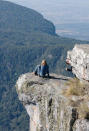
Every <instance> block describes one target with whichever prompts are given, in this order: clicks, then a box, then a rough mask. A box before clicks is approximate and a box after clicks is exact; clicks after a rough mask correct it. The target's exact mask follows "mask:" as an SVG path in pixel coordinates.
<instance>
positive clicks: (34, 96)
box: [16, 73, 89, 131]
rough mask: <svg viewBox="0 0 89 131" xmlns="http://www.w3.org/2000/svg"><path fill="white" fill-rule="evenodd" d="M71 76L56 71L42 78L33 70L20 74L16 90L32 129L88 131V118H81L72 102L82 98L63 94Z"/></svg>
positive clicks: (30, 130)
mask: <svg viewBox="0 0 89 131" xmlns="http://www.w3.org/2000/svg"><path fill="white" fill-rule="evenodd" d="M69 79H71V78H68V77H65V76H61V75H56V74H51V77H50V78H42V77H38V76H35V75H34V74H32V73H27V74H23V75H21V76H20V77H19V79H18V81H17V83H16V90H17V93H18V97H19V100H20V101H21V102H22V103H23V105H24V106H25V108H26V110H27V113H28V115H29V118H30V122H29V125H30V128H29V131H89V121H86V120H85V119H84V120H82V119H78V113H77V110H76V108H75V107H72V105H71V104H69V101H70V100H74V101H77V99H80V100H79V101H81V97H78V96H71V97H70V98H69V97H67V96H65V95H64V94H63V90H66V89H67V88H68V87H67V85H66V82H67V81H68V80H69ZM81 129H82V130H81ZM85 129H87V130H85Z"/></svg>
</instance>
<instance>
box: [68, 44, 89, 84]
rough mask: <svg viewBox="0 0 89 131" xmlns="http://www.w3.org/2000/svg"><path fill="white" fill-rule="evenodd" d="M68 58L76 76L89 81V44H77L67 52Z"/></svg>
mask: <svg viewBox="0 0 89 131" xmlns="http://www.w3.org/2000/svg"><path fill="white" fill-rule="evenodd" d="M67 59H68V61H69V64H70V65H71V66H72V72H73V73H74V74H75V75H76V77H78V78H79V79H81V80H83V79H84V80H87V81H89V45H86V44H84V45H75V47H74V48H73V50H72V51H69V52H68V53H67Z"/></svg>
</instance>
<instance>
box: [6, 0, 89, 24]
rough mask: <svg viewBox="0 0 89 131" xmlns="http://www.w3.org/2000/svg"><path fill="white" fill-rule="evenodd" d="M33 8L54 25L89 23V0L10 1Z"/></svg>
mask: <svg viewBox="0 0 89 131" xmlns="http://www.w3.org/2000/svg"><path fill="white" fill-rule="evenodd" d="M8 1H11V2H14V3H17V4H19V5H23V6H26V7H28V8H32V9H34V10H36V11H38V12H40V13H41V14H43V15H44V17H45V18H47V19H49V20H51V21H52V22H53V23H54V24H61V23H89V0H45V1H43V0H8Z"/></svg>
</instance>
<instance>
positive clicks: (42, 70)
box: [34, 60, 49, 77]
mask: <svg viewBox="0 0 89 131" xmlns="http://www.w3.org/2000/svg"><path fill="white" fill-rule="evenodd" d="M34 74H35V75H38V76H40V77H46V76H47V77H49V66H48V64H47V62H46V60H42V62H41V64H40V65H37V66H36V68H35V70H34Z"/></svg>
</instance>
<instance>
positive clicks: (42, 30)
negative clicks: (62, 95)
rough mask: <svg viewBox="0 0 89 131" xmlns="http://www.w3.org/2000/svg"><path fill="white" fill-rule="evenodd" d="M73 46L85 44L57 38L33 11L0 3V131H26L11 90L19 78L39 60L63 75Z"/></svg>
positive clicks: (22, 112)
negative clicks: (67, 54) (45, 61)
mask: <svg viewBox="0 0 89 131" xmlns="http://www.w3.org/2000/svg"><path fill="white" fill-rule="evenodd" d="M75 43H86V42H84V41H78V40H77V41H76V40H74V39H67V38H61V37H59V36H57V35H56V34H55V27H54V25H53V24H52V23H51V22H49V21H47V20H45V19H44V18H43V16H42V15H40V14H39V13H37V12H36V11H34V10H31V9H27V8H25V7H21V6H18V5H15V4H12V3H9V2H5V1H0V131H20V130H21V131H28V128H29V122H28V115H27V114H26V111H25V109H24V107H23V105H22V104H21V103H20V102H19V100H18V97H17V93H16V89H15V88H14V86H15V83H16V80H17V79H18V77H19V75H20V74H22V73H26V72H31V71H33V69H34V68H35V66H36V65H37V64H39V63H40V62H41V60H42V59H43V58H46V59H47V61H48V64H49V67H50V72H56V73H62V74H66V72H65V71H64V68H65V57H66V52H67V50H69V49H71V48H73V46H74V44H75Z"/></svg>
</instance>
